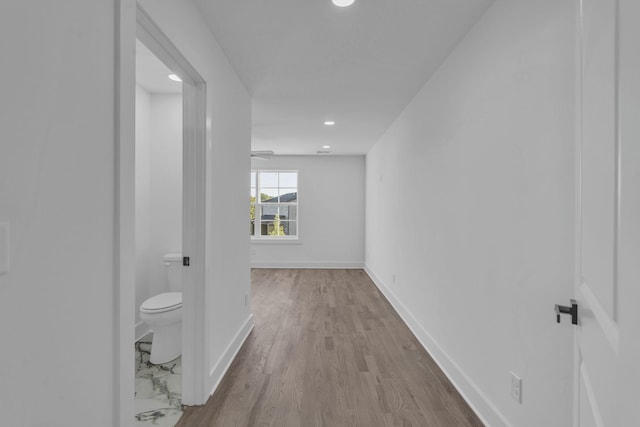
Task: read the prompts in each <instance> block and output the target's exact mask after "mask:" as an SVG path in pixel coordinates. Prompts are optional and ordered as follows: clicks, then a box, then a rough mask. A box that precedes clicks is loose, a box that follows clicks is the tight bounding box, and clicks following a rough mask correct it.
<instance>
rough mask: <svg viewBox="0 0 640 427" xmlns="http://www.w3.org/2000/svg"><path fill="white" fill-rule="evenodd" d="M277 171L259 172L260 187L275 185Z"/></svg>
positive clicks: (276, 184) (276, 183)
mask: <svg viewBox="0 0 640 427" xmlns="http://www.w3.org/2000/svg"><path fill="white" fill-rule="evenodd" d="M277 186H278V172H260V187H277Z"/></svg>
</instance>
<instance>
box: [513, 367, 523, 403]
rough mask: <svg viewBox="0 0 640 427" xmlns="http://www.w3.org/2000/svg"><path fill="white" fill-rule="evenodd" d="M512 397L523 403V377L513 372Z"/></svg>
mask: <svg viewBox="0 0 640 427" xmlns="http://www.w3.org/2000/svg"><path fill="white" fill-rule="evenodd" d="M511 397H513V400H515V401H516V402H518V403H522V378H520V377H518V376H517V375H516V374H514V373H513V372H511Z"/></svg>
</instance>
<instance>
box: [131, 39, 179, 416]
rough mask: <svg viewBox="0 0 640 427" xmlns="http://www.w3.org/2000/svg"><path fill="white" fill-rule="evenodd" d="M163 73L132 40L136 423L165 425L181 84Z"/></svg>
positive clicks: (174, 388) (175, 273)
mask: <svg viewBox="0 0 640 427" xmlns="http://www.w3.org/2000/svg"><path fill="white" fill-rule="evenodd" d="M171 74H172V72H171V70H169V68H167V67H166V66H165V65H164V64H163V63H162V62H160V61H159V60H158V59H157V57H155V55H154V54H153V53H152V52H151V51H150V50H149V49H147V48H146V47H145V46H144V45H143V44H142V43H141V42H140V41H138V42H137V43H136V106H135V108H136V109H135V113H136V135H135V211H136V213H135V240H136V254H135V255H136V285H135V298H136V301H135V302H136V303H135V316H136V317H135V319H136V325H135V339H136V345H135V352H136V353H135V354H136V396H135V397H136V399H135V406H136V420H137V423H138V425H145V423H146V425H151V424H149V423H153V425H165V423H166V425H173V424H174V423H175V422H176V421H177V420H178V418H179V417H180V415H181V409H180V407H181V406H180V405H181V393H180V392H181V358H180V357H179V354H180V352H181V344H180V348H178V347H177V346H176V345H175V343H176V342H178V341H179V340H180V336H179V332H180V330H181V324H180V323H179V322H180V320H179V319H180V316H181V311H182V308H181V301H182V300H181V294H177V293H173V294H167V293H168V292H171V291H179V290H180V289H176V288H173V287H172V286H170V285H173V283H176V282H178V284H179V280H180V278H181V273H180V271H181V270H180V266H181V265H182V255H181V251H182V183H183V171H182V134H183V126H182V84H181V82H180V81H179V78H177V76H172V77H169V75H171ZM167 255H168V257H167ZM170 278H171V282H172V283H171V284H170ZM176 279H177V280H176ZM161 294H162V295H163V297H165V300H166V297H167V296H171V297H172V302H170V303H169V304H168V305H167V302H166V301H164V302H163V303H161V304H160V305H162V304H165V305H167V306H172V307H171V309H170V310H167V309H165V308H164V307H160V305H158V300H157V298H154V297H158V296H160V295H161ZM173 299H175V300H176V301H173ZM154 301H155V306H154ZM178 304H179V306H178ZM141 306H142V307H143V308H142V309H141ZM176 307H177V308H176ZM141 311H142V313H141ZM169 311H171V312H172V314H171V316H173V317H176V316H178V317H177V318H176V319H177V322H173V327H174V332H175V333H177V334H178V335H177V336H176V335H175V333H174V335H173V336H171V337H170V338H169V340H170V341H171V342H170V343H168V344H166V345H164V346H165V347H167V348H165V349H164V350H163V351H162V353H160V347H159V345H157V344H158V342H157V340H156V335H157V336H160V335H159V334H155V333H153V332H154V331H153V329H154V327H153V325H154V324H153V321H152V320H149V317H154V316H155V317H157V316H158V315H159V314H160V315H162V316H163V317H165V318H166V315H167V313H168V312H169ZM149 313H151V314H149ZM149 323H151V325H150V324H149ZM132 351H134V349H132ZM150 353H151V354H150ZM150 357H151V360H150ZM154 357H155V358H156V360H154ZM151 362H156V363H151ZM159 420H161V421H162V423H159Z"/></svg>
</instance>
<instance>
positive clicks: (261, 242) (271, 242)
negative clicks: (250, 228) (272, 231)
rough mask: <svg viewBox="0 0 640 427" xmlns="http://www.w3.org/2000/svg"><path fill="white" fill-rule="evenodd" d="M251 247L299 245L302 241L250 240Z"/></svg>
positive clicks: (253, 238)
mask: <svg viewBox="0 0 640 427" xmlns="http://www.w3.org/2000/svg"><path fill="white" fill-rule="evenodd" d="M251 244H252V245H301V244H302V241H301V240H300V239H297V238H296V239H264V238H263V239H261V238H255V237H252V238H251Z"/></svg>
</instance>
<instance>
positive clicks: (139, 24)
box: [114, 4, 208, 425]
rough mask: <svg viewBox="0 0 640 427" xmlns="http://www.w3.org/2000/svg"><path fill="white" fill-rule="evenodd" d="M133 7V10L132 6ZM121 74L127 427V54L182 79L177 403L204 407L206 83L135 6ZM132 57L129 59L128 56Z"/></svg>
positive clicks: (121, 286) (130, 185)
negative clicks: (136, 53)
mask: <svg viewBox="0 0 640 427" xmlns="http://www.w3.org/2000/svg"><path fill="white" fill-rule="evenodd" d="M131 6H133V5H132V4H131ZM121 9H122V10H120V11H119V13H120V15H119V16H120V19H121V21H122V22H120V23H119V24H118V25H119V26H120V33H119V34H120V36H119V40H118V45H119V51H118V52H119V56H118V58H119V61H120V64H119V68H118V70H119V74H118V75H117V77H116V78H117V80H116V87H117V91H116V95H117V97H118V102H117V105H118V107H119V110H118V113H117V117H118V119H117V123H116V132H117V134H118V139H117V141H118V144H117V146H116V147H117V158H116V176H117V182H116V185H117V196H116V197H117V198H116V201H117V212H116V224H117V227H116V228H117V232H116V236H115V239H116V245H115V248H116V253H115V254H114V256H115V275H116V288H115V298H116V300H117V301H118V306H119V311H118V314H117V316H116V319H115V322H116V324H115V325H114V327H115V328H116V335H115V336H116V340H115V354H116V361H117V366H116V367H115V369H116V371H117V372H119V373H120V376H119V378H118V382H117V386H116V396H115V401H114V403H115V407H114V410H115V412H116V414H117V415H116V416H117V418H118V419H119V420H120V424H122V425H129V424H131V420H132V419H133V413H134V363H133V357H131V352H132V351H133V348H134V342H135V338H137V337H135V333H134V327H135V317H134V313H135V311H136V310H137V309H138V307H135V291H134V289H135V270H136V269H135V239H134V238H133V236H134V235H135V231H136V230H135V162H134V158H135V142H134V138H133V133H134V132H133V130H134V128H135V124H134V120H133V118H134V116H135V114H134V109H133V107H134V102H133V101H134V93H135V77H134V75H135V70H134V69H133V68H134V67H133V63H134V62H133V61H134V58H133V57H132V56H133V55H132V53H133V50H134V47H135V40H136V38H137V39H138V40H139V41H140V42H141V43H142V44H143V45H144V46H145V47H146V48H147V49H148V50H149V51H150V52H152V53H153V55H154V56H156V57H157V58H158V59H159V60H160V61H161V62H162V63H163V64H164V65H165V66H166V67H167V68H169V69H170V70H172V71H173V72H174V73H175V74H177V75H178V76H179V77H180V78H181V79H182V238H181V240H182V245H181V246H182V247H181V249H182V255H183V256H184V257H186V259H185V261H186V260H188V261H189V262H184V264H185V266H184V267H182V286H183V291H182V365H183V369H182V381H181V382H182V404H185V405H194V404H199V403H203V402H204V401H205V400H206V398H207V397H208V394H207V393H206V391H205V386H204V382H205V378H206V375H205V372H204V371H205V364H204V360H205V345H204V343H205V339H204V334H205V332H204V331H205V310H204V308H205V307H204V301H205V263H204V260H205V206H206V202H205V177H206V175H205V161H206V143H205V137H206V109H205V108H206V86H205V81H204V79H203V78H202V77H201V76H200V74H199V73H198V72H197V71H196V70H195V68H194V67H193V66H191V64H190V63H189V62H188V61H187V60H186V58H185V57H184V56H183V55H182V54H181V53H180V51H179V50H178V49H177V48H176V47H175V45H174V44H173V43H172V42H171V40H169V38H168V37H167V36H166V35H165V34H164V33H163V32H162V31H161V30H160V28H159V27H158V26H157V25H156V24H155V23H154V22H153V21H152V20H151V18H150V17H149V15H148V14H147V13H146V11H145V10H144V9H143V8H142V7H141V6H140V5H139V4H138V5H136V15H135V16H136V19H135V25H134V23H133V22H129V25H130V26H129V25H128V24H127V22H125V21H126V17H127V13H128V12H127V10H126V8H125V6H124V5H121ZM130 55H131V56H130Z"/></svg>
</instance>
